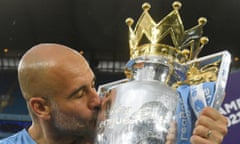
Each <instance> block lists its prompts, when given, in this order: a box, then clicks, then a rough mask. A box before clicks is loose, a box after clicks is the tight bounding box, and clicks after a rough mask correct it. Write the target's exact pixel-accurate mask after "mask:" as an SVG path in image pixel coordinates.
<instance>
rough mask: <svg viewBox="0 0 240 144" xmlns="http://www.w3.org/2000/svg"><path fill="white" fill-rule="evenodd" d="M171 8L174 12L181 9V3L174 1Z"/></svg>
mask: <svg viewBox="0 0 240 144" xmlns="http://www.w3.org/2000/svg"><path fill="white" fill-rule="evenodd" d="M172 7H173V9H174V10H179V9H180V8H181V7H182V3H181V2H179V1H175V2H173V4H172Z"/></svg>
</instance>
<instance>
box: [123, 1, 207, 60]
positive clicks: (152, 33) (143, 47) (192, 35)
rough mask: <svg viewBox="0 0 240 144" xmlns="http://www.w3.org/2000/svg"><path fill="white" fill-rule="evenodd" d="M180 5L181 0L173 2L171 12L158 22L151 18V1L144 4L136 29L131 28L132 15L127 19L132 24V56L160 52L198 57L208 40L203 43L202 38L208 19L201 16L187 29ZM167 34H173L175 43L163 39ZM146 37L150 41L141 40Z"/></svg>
mask: <svg viewBox="0 0 240 144" xmlns="http://www.w3.org/2000/svg"><path fill="white" fill-rule="evenodd" d="M181 5H182V4H181V3H180V2H178V1H177V2H174V3H173V10H172V12H170V13H169V14H168V15H167V16H165V17H164V18H163V19H162V20H160V22H158V23H156V22H155V21H154V20H153V19H152V17H151V16H150V14H149V12H148V11H149V10H150V8H151V5H150V4H149V3H144V4H143V5H142V8H143V13H142V15H141V16H140V18H139V20H138V21H137V23H136V25H135V28H134V29H133V28H132V25H133V23H134V20H133V19H132V18H127V19H126V24H127V25H128V26H129V47H130V59H133V58H136V57H139V56H146V55H148V56H149V55H157V56H163V57H167V58H169V59H171V60H173V61H176V62H179V63H184V62H186V61H189V60H192V59H194V58H196V57H197V55H198V53H199V52H200V50H201V48H202V47H203V45H204V44H205V43H200V39H201V35H202V27H203V26H204V25H205V24H206V22H207V20H206V18H199V20H198V25H197V26H195V27H192V28H191V29H188V30H185V29H184V26H183V23H182V20H181V17H180V14H179V12H178V11H179V9H180V8H181ZM167 36H170V37H171V40H172V43H173V45H169V44H167V43H164V39H165V38H166V37H167ZM143 37H146V38H147V40H148V42H147V43H143V42H142V39H143ZM142 43H143V44H142Z"/></svg>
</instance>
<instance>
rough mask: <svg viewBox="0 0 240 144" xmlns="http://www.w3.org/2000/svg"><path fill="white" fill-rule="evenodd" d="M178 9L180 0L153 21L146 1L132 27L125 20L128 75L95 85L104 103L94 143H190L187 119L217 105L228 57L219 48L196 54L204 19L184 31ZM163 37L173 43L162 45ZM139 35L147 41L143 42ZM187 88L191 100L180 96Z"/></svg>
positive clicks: (198, 49)
mask: <svg viewBox="0 0 240 144" xmlns="http://www.w3.org/2000/svg"><path fill="white" fill-rule="evenodd" d="M180 7H181V3H179V2H174V3H173V11H172V12H170V13H169V14H168V15H167V16H166V17H164V18H163V19H162V20H161V21H160V22H159V23H155V22H154V20H153V19H152V17H151V16H150V15H149V13H148V10H149V9H150V5H149V4H148V3H144V4H143V10H144V11H143V14H142V15H141V16H140V18H139V20H138V22H137V24H136V27H135V29H132V28H131V26H132V24H133V20H132V19H130V18H128V19H127V20H126V23H127V24H128V26H129V31H130V34H129V45H130V60H129V61H128V63H127V64H126V70H125V74H126V79H122V80H118V81H114V82H111V83H107V84H104V85H101V86H99V89H98V93H99V95H100V96H101V97H102V106H101V111H100V112H99V115H98V124H97V135H96V140H95V143H96V144H165V143H166V142H167V141H170V142H171V143H181V142H182V141H189V133H191V130H192V128H191V127H189V125H192V124H193V123H194V122H193V120H192V119H189V117H193V116H194V115H195V116H196V117H197V115H198V113H199V112H200V110H201V109H202V108H203V107H204V106H212V107H215V108H216V109H218V108H219V107H220V105H221V103H222V101H223V98H224V92H225V87H226V82H227V78H228V73H229V66H230V61H231V56H230V54H229V53H228V52H227V51H223V52H219V53H216V54H213V55H209V56H206V57H202V58H197V55H198V54H199V52H200V51H201V49H202V48H203V46H204V45H205V44H206V43H207V42H208V39H207V38H206V37H202V27H203V25H204V24H205V23H206V19H205V18H200V19H199V23H198V25H197V26H195V27H193V28H191V29H189V30H184V27H183V24H182V20H181V18H180V15H179V12H178V10H179V9H180ZM167 36H170V37H171V40H172V45H170V44H169V43H166V41H165V38H166V37H167ZM143 37H146V39H147V41H148V42H145V43H142V42H141V41H142V39H143ZM186 88H188V89H190V90H191V91H190V92H189V94H188V95H189V97H188V98H187V101H188V102H189V103H188V102H185V101H184V100H183V99H182V96H183V95H184V94H186V92H185V91H184V90H185V89H186ZM201 88H202V89H201ZM194 94H197V96H195V95H194ZM189 109H192V110H193V114H192V115H188V114H189V113H191V112H190V110H189ZM185 119H186V121H185Z"/></svg>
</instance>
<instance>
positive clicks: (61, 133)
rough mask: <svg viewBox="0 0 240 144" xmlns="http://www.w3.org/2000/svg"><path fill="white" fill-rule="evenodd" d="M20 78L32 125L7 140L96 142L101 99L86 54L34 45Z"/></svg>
mask: <svg viewBox="0 0 240 144" xmlns="http://www.w3.org/2000/svg"><path fill="white" fill-rule="evenodd" d="M18 78H19V83H20V88H21V91H22V94H23V96H24V99H25V100H26V102H27V107H28V109H29V112H30V115H31V118H32V125H31V126H30V127H29V129H28V130H25V129H24V130H23V131H21V132H20V134H18V135H17V136H14V137H12V138H11V137H10V138H8V139H7V140H6V141H8V142H9V143H11V144H12V143H13V144H36V143H37V144H74V143H84V144H85V143H92V142H93V139H94V138H93V137H94V133H95V122H96V117H97V110H98V107H99V104H100V100H99V97H98V95H97V93H96V90H95V88H94V84H95V77H94V74H93V72H92V70H91V69H90V67H89V65H88V63H87V62H86V60H85V59H84V58H83V56H82V55H80V54H79V53H78V52H76V51H74V50H72V49H70V48H68V47H65V46H63V45H58V44H40V45H37V46H34V47H33V48H31V49H30V50H29V51H27V52H26V53H25V54H24V56H23V57H22V59H21V61H20V63H19V67H18ZM8 142H6V143H8ZM0 143H1V142H0ZM3 143H4V142H3Z"/></svg>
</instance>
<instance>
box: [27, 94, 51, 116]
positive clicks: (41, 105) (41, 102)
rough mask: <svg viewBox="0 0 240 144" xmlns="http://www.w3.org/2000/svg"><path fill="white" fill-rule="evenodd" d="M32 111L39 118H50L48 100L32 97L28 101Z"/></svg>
mask: <svg viewBox="0 0 240 144" xmlns="http://www.w3.org/2000/svg"><path fill="white" fill-rule="evenodd" d="M28 103H29V106H30V108H31V109H32V112H33V113H34V114H35V115H36V116H37V117H39V118H41V119H45V120H47V119H49V118H50V107H49V102H48V101H47V100H46V99H44V98H42V97H32V98H30V99H29V101H28Z"/></svg>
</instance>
